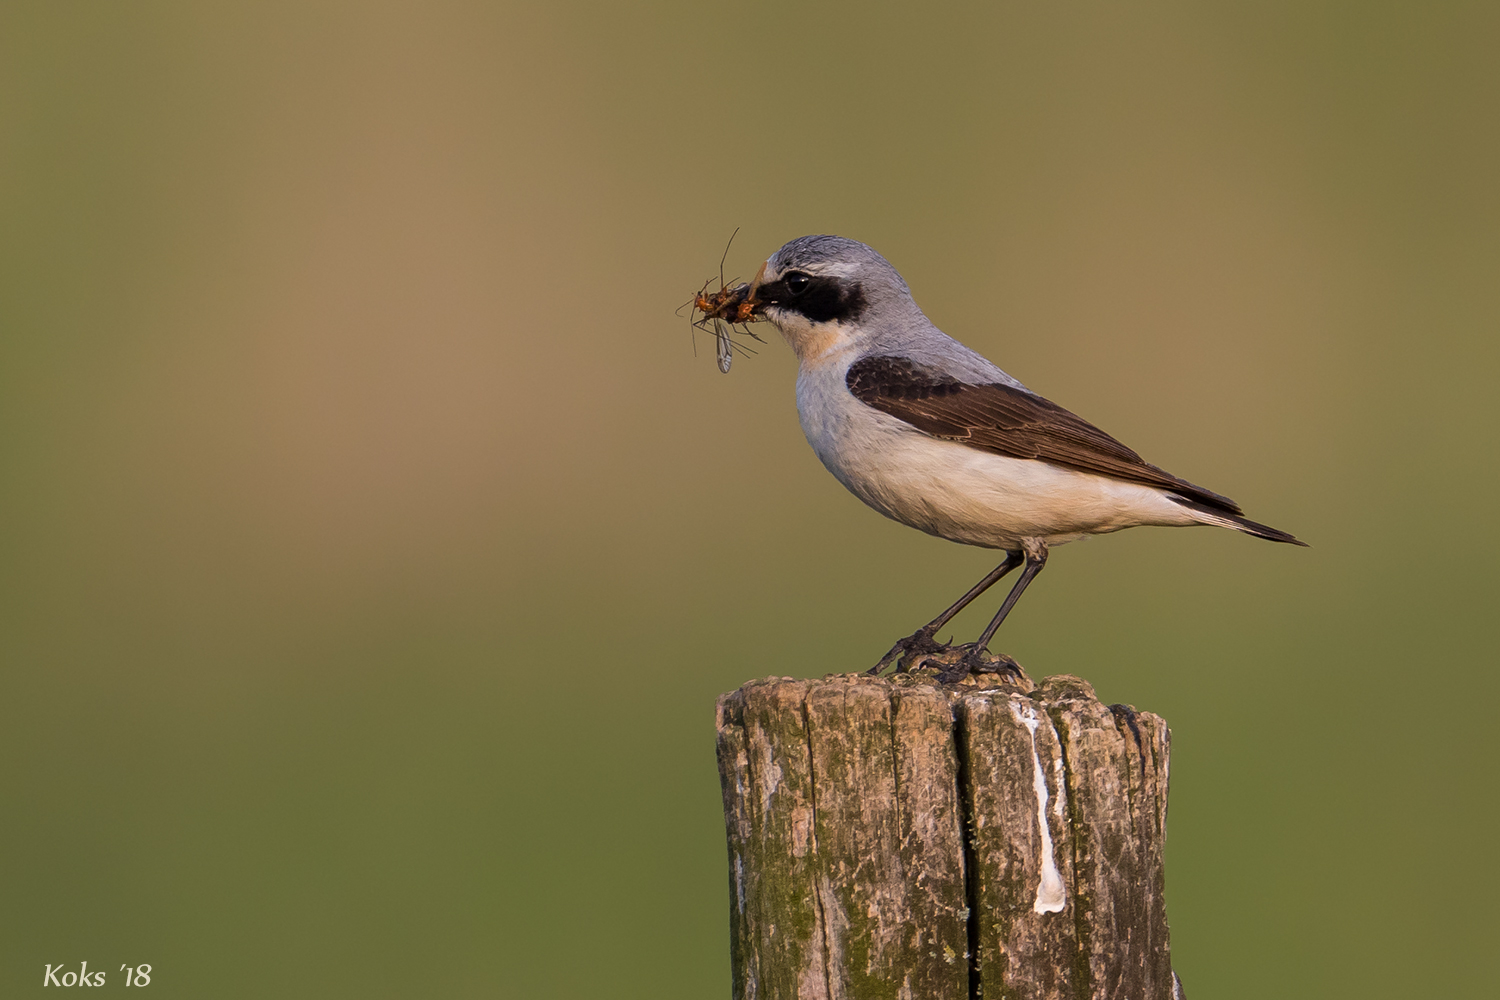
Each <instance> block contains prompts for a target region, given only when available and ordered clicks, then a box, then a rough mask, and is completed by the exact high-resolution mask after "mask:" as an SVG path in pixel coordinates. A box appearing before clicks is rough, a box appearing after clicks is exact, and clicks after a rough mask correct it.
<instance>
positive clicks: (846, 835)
mask: <svg viewBox="0 0 1500 1000" xmlns="http://www.w3.org/2000/svg"><path fill="white" fill-rule="evenodd" d="M718 731H719V774H720V777H721V778H722V780H723V786H724V819H725V825H726V827H727V830H728V836H729V864H730V891H731V899H730V935H731V955H732V962H733V982H734V997H735V1000H790V998H798V1000H813V998H817V1000H845V998H848V1000H877V998H887V997H888V998H893V1000H906V998H911V1000H950V998H951V1000H973V998H978V997H986V998H991V1000H999V998H1002V997H1003V998H1015V1000H1063V998H1069V1000H1071V998H1100V1000H1103V998H1111V1000H1113V998H1121V1000H1123V998H1131V1000H1172V998H1174V997H1180V996H1181V992H1180V990H1181V987H1180V985H1179V984H1177V982H1176V980H1175V977H1174V975H1173V973H1172V966H1171V956H1170V952H1169V950H1168V940H1167V918H1166V907H1165V905H1164V901H1163V870H1162V846H1163V840H1164V837H1165V833H1166V814H1167V755H1168V747H1169V739H1170V737H1169V733H1168V730H1167V726H1166V723H1165V722H1163V721H1162V720H1161V719H1160V718H1159V717H1157V716H1155V715H1151V714H1149V713H1145V712H1139V713H1138V712H1135V711H1134V710H1132V709H1130V708H1128V707H1126V706H1124V705H1113V706H1105V705H1102V704H1100V703H1099V700H1098V699H1097V698H1096V697H1095V696H1094V691H1093V688H1091V687H1090V686H1089V685H1088V683H1087V682H1085V681H1082V680H1079V679H1078V678H1076V677H1069V676H1059V677H1049V678H1047V679H1046V680H1044V681H1042V682H1041V684H1039V685H1033V684H1032V683H1031V682H1030V681H1029V680H1026V679H1024V678H1023V679H1022V680H1020V681H1019V682H1013V683H1002V682H1000V681H999V680H997V679H995V678H992V677H985V678H982V679H970V680H968V681H965V682H964V683H963V684H960V685H956V686H950V687H943V686H940V685H938V684H937V683H936V682H935V681H933V680H931V679H930V678H927V677H923V676H914V675H901V676H896V677H892V678H874V677H866V676H863V675H849V676H841V675H833V676H829V677H826V678H824V679H823V680H792V679H790V678H780V679H777V678H771V679H768V680H763V681H752V682H751V683H749V684H746V685H745V686H744V687H742V688H740V689H739V690H738V691H734V692H732V693H730V694H726V695H724V696H723V697H721V698H720V699H719V704H718Z"/></svg>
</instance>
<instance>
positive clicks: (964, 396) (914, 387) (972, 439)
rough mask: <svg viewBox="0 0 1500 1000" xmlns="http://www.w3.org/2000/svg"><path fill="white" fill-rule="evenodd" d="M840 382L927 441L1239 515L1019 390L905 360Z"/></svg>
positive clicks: (864, 367)
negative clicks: (1148, 489)
mask: <svg viewBox="0 0 1500 1000" xmlns="http://www.w3.org/2000/svg"><path fill="white" fill-rule="evenodd" d="M845 383H846V384H847V385H848V387H849V391H850V392H851V393H853V394H854V396H855V398H856V399H858V400H859V401H860V402H862V403H864V404H865V405H867V406H871V407H874V408H875V409H877V410H879V411H881V412H882V413H888V414H890V415H891V416H893V417H896V418H898V419H900V420H904V421H906V422H907V423H908V424H911V425H912V426H913V427H915V428H916V429H917V430H920V431H922V432H924V433H926V434H931V435H932V436H933V437H937V438H942V439H944V440H947V441H957V442H959V443H960V444H965V445H968V446H970V447H972V448H978V449H981V450H983V451H988V452H992V453H994V454H997V455H1005V456H1007V457H1010V458H1027V459H1037V460H1039V461H1043V462H1051V463H1052V464H1054V465H1061V466H1064V467H1066V468H1069V469H1077V470H1079V471H1080V472H1091V473H1094V474H1096V475H1101V476H1109V477H1111V478H1114V479H1121V480H1124V481H1126V482H1131V483H1140V484H1142V485H1145V486H1155V487H1157V488H1159V489H1165V490H1170V491H1171V492H1173V493H1177V494H1180V495H1182V496H1184V497H1187V498H1188V499H1191V500H1194V501H1197V502H1198V503H1201V504H1205V505H1207V506H1209V507H1212V508H1214V509H1216V510H1221V511H1225V512H1227V513H1230V514H1239V513H1241V511H1240V508H1239V505H1238V504H1236V503H1235V502H1234V501H1233V500H1231V499H1229V498H1228V497H1225V496H1220V495H1219V494H1218V493H1214V492H1213V491H1211V490H1206V489H1204V488H1203V487H1201V486H1195V485H1194V484H1192V483H1190V482H1188V481H1187V480H1185V479H1179V478H1177V477H1176V476H1174V475H1172V474H1171V473H1170V472H1167V471H1166V470H1164V469H1160V468H1157V467H1156V466H1154V465H1152V464H1151V463H1149V462H1147V461H1146V460H1145V459H1143V458H1141V456H1140V455H1138V454H1136V453H1135V452H1134V451H1132V450H1131V449H1129V448H1127V447H1126V446H1125V445H1123V444H1121V443H1120V442H1119V441H1116V440H1115V439H1114V438H1112V437H1110V436H1109V435H1108V434H1106V433H1104V432H1103V431H1101V430H1100V429H1099V428H1097V427H1095V426H1094V425H1093V424H1091V423H1089V422H1088V421H1087V420H1084V419H1083V418H1082V417H1079V416H1077V415H1075V414H1073V413H1070V412H1068V411H1067V410H1065V409H1063V408H1062V407H1061V406H1058V405H1057V404H1056V403H1054V402H1052V401H1051V400H1048V399H1044V398H1043V397H1041V396H1038V395H1037V394H1036V393H1033V392H1028V391H1026V390H1025V389H1018V388H1016V387H1014V386H1009V385H1002V384H998V383H996V384H983V385H974V384H970V383H966V382H961V381H959V380H958V379H955V378H953V377H952V376H948V375H943V374H940V373H935V372H932V371H928V370H925V369H923V368H920V367H919V366H917V365H916V364H915V363H913V362H912V361H911V360H910V359H908V358H900V357H891V356H884V355H877V356H873V357H868V358H861V359H860V360H859V361H857V362H855V363H854V364H853V365H851V366H850V368H849V372H848V374H847V375H846V376H845Z"/></svg>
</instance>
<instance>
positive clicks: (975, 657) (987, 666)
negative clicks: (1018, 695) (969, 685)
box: [937, 643, 1026, 684]
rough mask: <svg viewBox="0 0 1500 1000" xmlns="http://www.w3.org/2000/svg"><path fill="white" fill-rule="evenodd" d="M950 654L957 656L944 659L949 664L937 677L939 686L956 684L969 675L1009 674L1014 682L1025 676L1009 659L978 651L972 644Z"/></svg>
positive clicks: (959, 647)
mask: <svg viewBox="0 0 1500 1000" xmlns="http://www.w3.org/2000/svg"><path fill="white" fill-rule="evenodd" d="M952 652H954V653H957V654H958V656H957V657H953V658H951V659H950V658H948V657H945V659H949V662H948V663H946V664H945V665H944V667H943V669H942V670H941V671H940V672H939V673H938V675H937V679H938V683H940V684H956V683H958V682H959V681H961V680H963V679H964V678H965V677H968V676H969V675H970V674H1010V675H1011V676H1013V677H1014V678H1015V679H1016V680H1021V679H1023V678H1024V677H1025V676H1026V674H1025V672H1024V671H1023V670H1022V669H1021V665H1020V664H1019V663H1017V662H1016V661H1015V660H1014V659H1012V658H1011V657H1009V656H1006V655H1005V654H1004V653H991V652H990V651H989V650H987V649H980V648H979V647H978V646H977V645H976V644H974V643H968V644H966V645H963V646H955V647H954V648H953V650H952Z"/></svg>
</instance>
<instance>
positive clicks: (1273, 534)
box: [1167, 493, 1307, 546]
mask: <svg viewBox="0 0 1500 1000" xmlns="http://www.w3.org/2000/svg"><path fill="white" fill-rule="evenodd" d="M1167 496H1168V499H1170V500H1171V501H1172V502H1173V503H1178V504H1181V505H1182V506H1184V507H1186V508H1187V509H1188V510H1190V511H1192V512H1193V513H1195V514H1197V515H1198V519H1199V520H1200V521H1201V522H1202V523H1204V524H1217V525H1219V526H1220V527H1223V528H1233V529H1234V530H1235V531H1243V532H1244V533H1245V534H1247V535H1254V536H1255V537H1256V538H1264V539H1267V540H1268V541H1272V542H1286V543H1287V544H1288V545H1301V546H1306V545H1307V543H1306V542H1304V541H1302V540H1301V539H1300V538H1297V537H1296V536H1294V535H1289V534H1287V533H1286V532H1285V531H1280V530H1278V529H1276V528H1273V527H1271V526H1270V525H1267V524H1260V523H1259V522H1256V521H1252V520H1250V519H1249V518H1248V517H1241V516H1240V515H1239V514H1231V513H1229V512H1228V511H1225V510H1220V509H1217V508H1214V507H1210V506H1208V505H1207V504H1205V503H1199V502H1198V501H1197V500H1190V499H1188V498H1187V497H1180V496H1177V495H1176V494H1175V493H1169V494H1167Z"/></svg>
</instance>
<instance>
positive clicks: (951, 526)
mask: <svg viewBox="0 0 1500 1000" xmlns="http://www.w3.org/2000/svg"><path fill="white" fill-rule="evenodd" d="M846 368H847V365H846V364H836V365H826V366H820V368H818V369H814V370H808V369H804V370H803V372H802V373H801V374H799V376H798V379H797V412H798V415H799V417H800V418H801V421H802V430H803V432H804V433H805V434H806V435H807V440H808V443H809V444H811V445H812V447H813V450H814V451H815V452H816V453H817V455H818V458H819V459H821V460H822V462H823V464H824V465H825V466H826V467H827V468H828V471H829V472H832V473H833V474H834V476H836V477H837V478H838V480H839V481H840V482H841V483H843V484H844V485H845V486H846V487H848V488H849V490H850V492H852V493H853V494H854V495H855V496H857V497H859V498H860V499H861V500H863V501H864V502H865V503H867V504H869V505H870V506H871V507H874V508H875V509H876V510H878V511H880V512H881V513H882V514H884V515H886V516H887V517H890V518H893V519H895V520H897V521H900V522H902V523H903V524H909V525H911V526H912V527H913V528H919V529H921V530H922V531H925V532H928V533H929V534H933V535H937V536H939V537H941V538H947V539H951V540H952V541H955V542H964V543H966V544H969V545H982V546H985V547H987V548H1000V549H1015V548H1018V547H1019V545H1020V542H1021V540H1022V539H1024V538H1038V539H1042V540H1044V541H1046V542H1047V543H1048V544H1049V545H1058V544H1061V543H1062V542H1067V541H1071V540H1073V539H1075V538H1079V537H1081V536H1083V535H1088V534H1099V533H1103V532H1109V531H1118V530H1120V529H1121V528H1129V527H1134V526H1136V525H1142V524H1162V525H1187V524H1195V523H1197V521H1196V519H1195V518H1193V516H1192V514H1191V512H1190V511H1188V510H1187V509H1186V508H1184V507H1182V506H1181V505H1179V504H1176V503H1173V502H1172V501H1171V500H1168V499H1167V498H1166V496H1165V495H1164V494H1163V493H1162V492H1161V491H1159V490H1156V489H1152V488H1151V487H1148V486H1140V485H1137V484H1134V483H1126V482H1121V481H1120V480H1116V479H1110V478H1108V477H1105V476H1096V475H1091V474H1089V473H1086V472H1077V471H1074V470H1072V469H1065V468H1062V467H1060V466H1056V465H1052V464H1050V463H1047V462H1041V461H1036V460H1031V459H1018V458H1007V457H1005V456H1003V455H995V454H992V453H990V452H986V451H981V450H979V449H977V448H971V447H969V446H968V445H964V444H959V443H957V442H953V441H942V440H939V439H937V438H933V437H929V436H928V435H926V434H923V433H922V432H921V431H918V430H917V429H916V428H914V427H912V426H911V425H909V424H907V423H905V422H904V421H901V420H898V419H897V418H895V417H892V416H890V415H889V414H885V413H881V412H880V411H878V410H876V409H873V408H872V407H869V406H866V405H865V404H864V403H861V402H860V401H859V400H857V399H855V398H854V397H853V396H852V395H850V394H849V392H848V391H847V390H846V389H845V388H844V375H843V373H844V370H845V369H846Z"/></svg>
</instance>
